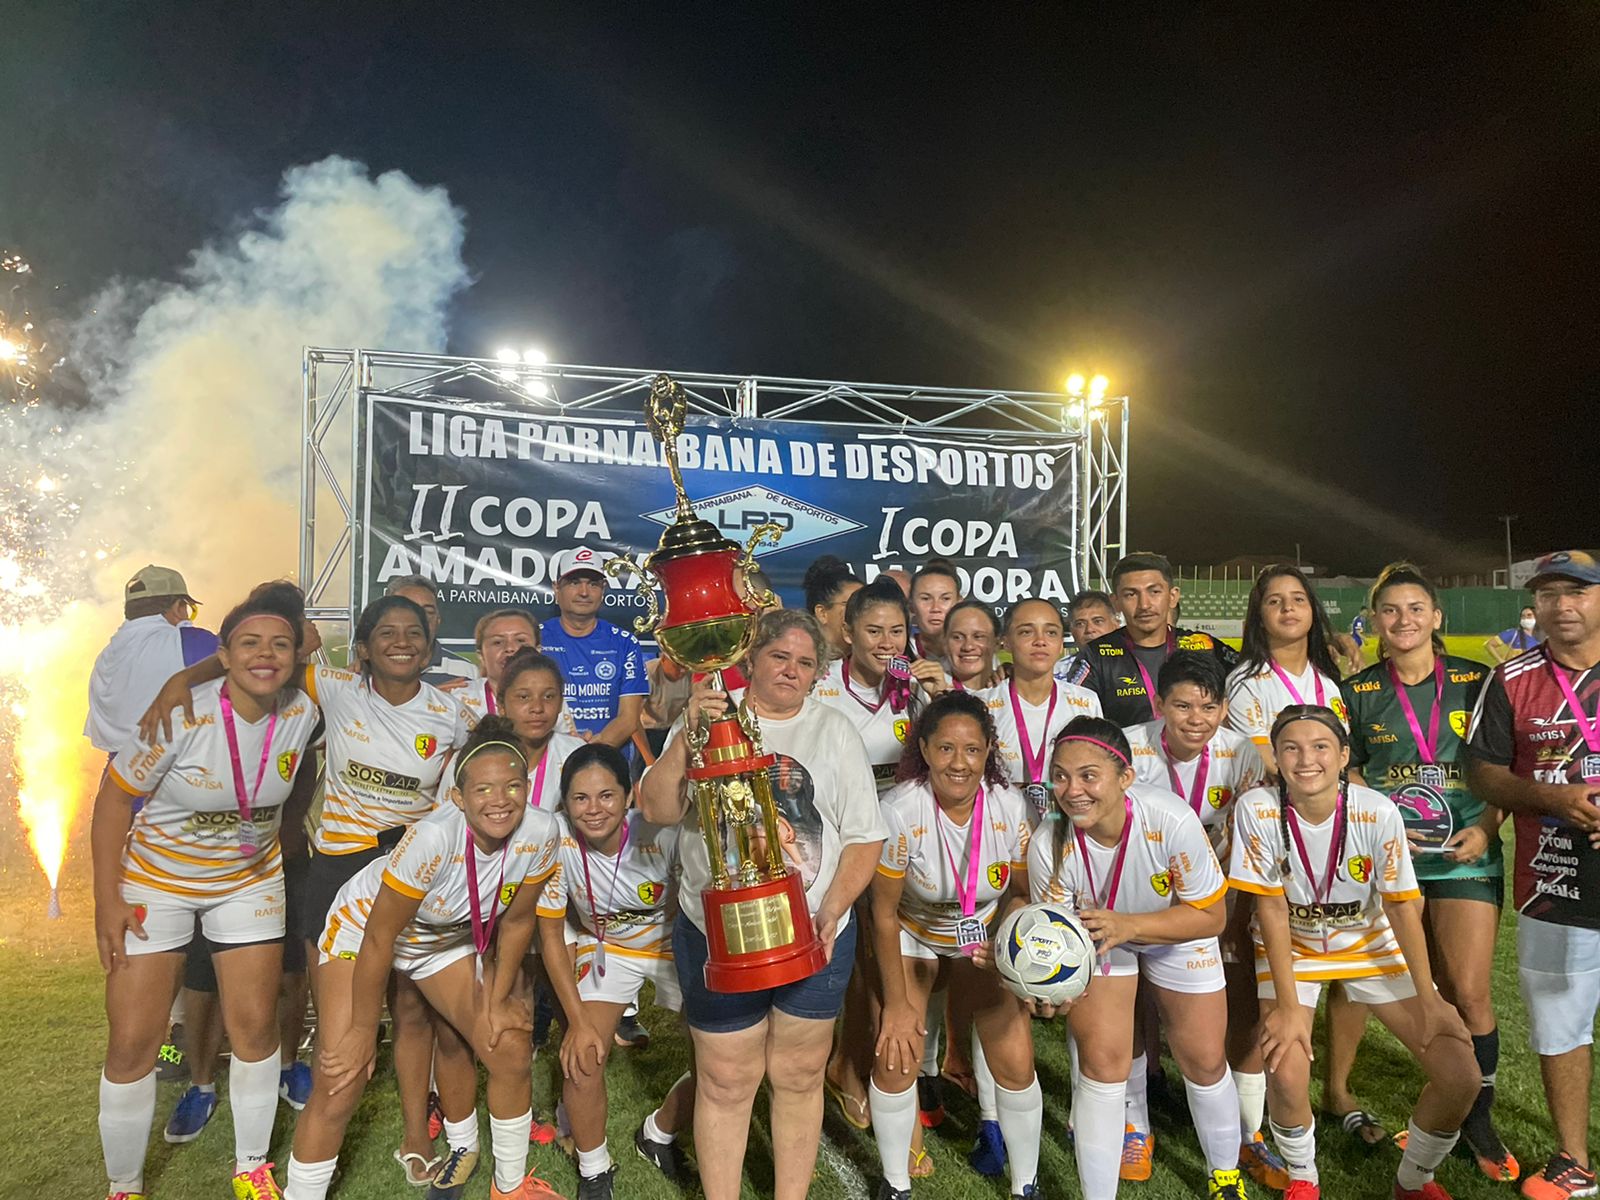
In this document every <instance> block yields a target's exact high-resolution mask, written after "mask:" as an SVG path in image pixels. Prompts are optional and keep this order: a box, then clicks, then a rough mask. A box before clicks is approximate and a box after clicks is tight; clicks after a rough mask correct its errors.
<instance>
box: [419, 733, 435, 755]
mask: <svg viewBox="0 0 1600 1200" xmlns="http://www.w3.org/2000/svg"><path fill="white" fill-rule="evenodd" d="M415 745H416V748H417V756H418V757H419V758H432V757H433V755H434V752H435V751H437V750H438V749H439V739H438V738H436V737H434V736H433V734H431V733H419V734H417V740H416V742H415Z"/></svg>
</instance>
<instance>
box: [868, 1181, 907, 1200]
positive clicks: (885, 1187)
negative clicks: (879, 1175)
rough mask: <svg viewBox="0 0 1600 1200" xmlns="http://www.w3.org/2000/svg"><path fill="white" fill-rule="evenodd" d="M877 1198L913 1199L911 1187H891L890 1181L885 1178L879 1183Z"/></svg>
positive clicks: (876, 1199)
mask: <svg viewBox="0 0 1600 1200" xmlns="http://www.w3.org/2000/svg"><path fill="white" fill-rule="evenodd" d="M875 1200H911V1189H910V1188H897V1187H890V1186H889V1181H888V1180H887V1179H885V1180H882V1181H880V1182H879V1184H878V1194H877V1196H876V1197H875Z"/></svg>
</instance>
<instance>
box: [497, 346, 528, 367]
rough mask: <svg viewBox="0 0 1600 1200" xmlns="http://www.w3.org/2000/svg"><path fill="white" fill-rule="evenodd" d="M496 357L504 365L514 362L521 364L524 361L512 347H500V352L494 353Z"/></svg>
mask: <svg viewBox="0 0 1600 1200" xmlns="http://www.w3.org/2000/svg"><path fill="white" fill-rule="evenodd" d="M494 356H495V358H497V359H498V360H499V361H501V362H503V363H514V362H521V361H522V355H520V354H518V353H517V352H516V351H515V350H513V349H512V348H511V347H510V346H502V347H500V349H498V350H496V351H495V352H494Z"/></svg>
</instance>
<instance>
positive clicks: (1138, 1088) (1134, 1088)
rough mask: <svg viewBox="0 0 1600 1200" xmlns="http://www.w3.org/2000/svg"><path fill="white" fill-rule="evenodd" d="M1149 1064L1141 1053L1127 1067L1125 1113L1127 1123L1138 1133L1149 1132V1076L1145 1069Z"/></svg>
mask: <svg viewBox="0 0 1600 1200" xmlns="http://www.w3.org/2000/svg"><path fill="white" fill-rule="evenodd" d="M1148 1065H1149V1064H1148V1063H1147V1062H1146V1060H1145V1056H1144V1055H1143V1054H1141V1055H1139V1057H1138V1058H1136V1059H1134V1060H1133V1066H1131V1067H1129V1068H1128V1099H1127V1101H1126V1104H1127V1108H1126V1111H1127V1114H1128V1124H1129V1125H1132V1126H1133V1127H1134V1128H1135V1129H1137V1130H1138V1131H1139V1132H1140V1133H1149V1132H1150V1076H1149V1074H1148V1072H1147V1070H1146V1068H1147V1066H1148Z"/></svg>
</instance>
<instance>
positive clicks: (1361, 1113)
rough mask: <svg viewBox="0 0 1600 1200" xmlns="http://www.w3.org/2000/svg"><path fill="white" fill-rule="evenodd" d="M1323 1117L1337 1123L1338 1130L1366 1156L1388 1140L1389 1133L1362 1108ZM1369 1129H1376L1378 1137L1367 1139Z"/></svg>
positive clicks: (1331, 1113)
mask: <svg viewBox="0 0 1600 1200" xmlns="http://www.w3.org/2000/svg"><path fill="white" fill-rule="evenodd" d="M1324 1115H1325V1116H1327V1118H1328V1119H1329V1120H1331V1121H1337V1122H1338V1123H1339V1128H1341V1129H1343V1130H1344V1131H1345V1132H1346V1133H1347V1134H1349V1135H1350V1137H1351V1138H1352V1139H1354V1140H1355V1142H1356V1143H1357V1144H1358V1145H1360V1146H1361V1147H1362V1148H1363V1149H1365V1150H1366V1152H1367V1153H1368V1154H1372V1153H1374V1152H1375V1151H1376V1150H1377V1149H1378V1147H1379V1146H1382V1145H1383V1144H1384V1143H1385V1142H1387V1141H1388V1140H1389V1131H1388V1130H1387V1129H1385V1128H1384V1127H1383V1123H1382V1122H1380V1121H1379V1120H1378V1118H1377V1117H1375V1116H1373V1115H1372V1114H1371V1113H1369V1112H1368V1111H1367V1110H1366V1109H1364V1108H1357V1109H1352V1110H1351V1111H1350V1112H1347V1113H1336V1112H1329V1113H1325V1114H1324ZM1369 1129H1376V1130H1377V1131H1378V1136H1377V1137H1376V1138H1369V1137H1368V1136H1367V1133H1366V1131H1367V1130H1369Z"/></svg>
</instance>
